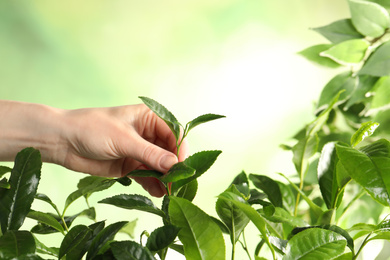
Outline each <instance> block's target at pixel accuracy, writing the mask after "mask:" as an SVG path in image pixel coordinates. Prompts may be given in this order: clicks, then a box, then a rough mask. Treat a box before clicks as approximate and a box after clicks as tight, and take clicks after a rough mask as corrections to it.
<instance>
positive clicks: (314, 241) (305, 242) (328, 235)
mask: <svg viewBox="0 0 390 260" xmlns="http://www.w3.org/2000/svg"><path fill="white" fill-rule="evenodd" d="M346 245H347V241H346V240H345V238H344V237H343V236H341V235H340V234H338V233H336V232H333V231H330V230H325V229H321V228H309V229H306V230H304V231H302V232H300V233H298V234H297V235H295V236H294V237H293V238H291V239H290V240H289V241H288V243H287V248H286V255H285V256H284V257H283V260H291V259H321V260H327V259H334V258H335V257H337V256H339V255H341V254H342V253H343V252H344V250H345V247H346Z"/></svg>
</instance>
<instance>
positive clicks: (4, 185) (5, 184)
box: [0, 178, 11, 190]
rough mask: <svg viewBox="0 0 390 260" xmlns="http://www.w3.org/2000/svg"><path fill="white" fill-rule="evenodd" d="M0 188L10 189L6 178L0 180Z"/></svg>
mask: <svg viewBox="0 0 390 260" xmlns="http://www.w3.org/2000/svg"><path fill="white" fill-rule="evenodd" d="M0 188H1V189H7V190H9V189H11V185H10V184H9V182H8V181H7V179H6V178H3V179H1V180H0Z"/></svg>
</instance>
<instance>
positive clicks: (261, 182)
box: [249, 174, 283, 208]
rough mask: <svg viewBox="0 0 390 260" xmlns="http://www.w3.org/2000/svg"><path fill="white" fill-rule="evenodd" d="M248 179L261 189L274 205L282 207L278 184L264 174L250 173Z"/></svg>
mask: <svg viewBox="0 0 390 260" xmlns="http://www.w3.org/2000/svg"><path fill="white" fill-rule="evenodd" d="M249 179H250V180H251V181H252V182H253V185H255V187H256V188H259V189H261V190H262V191H264V193H265V194H267V196H268V199H269V201H271V203H272V204H273V205H274V206H275V207H280V208H282V207H283V199H282V193H281V192H280V189H279V184H278V183H277V182H276V181H274V180H273V179H271V178H269V177H267V176H265V175H256V174H250V175H249Z"/></svg>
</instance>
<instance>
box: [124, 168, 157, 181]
mask: <svg viewBox="0 0 390 260" xmlns="http://www.w3.org/2000/svg"><path fill="white" fill-rule="evenodd" d="M163 175H164V173H162V172H158V171H155V170H134V171H132V172H130V173H129V174H127V176H129V177H153V178H157V179H159V178H160V177H161V176H163Z"/></svg>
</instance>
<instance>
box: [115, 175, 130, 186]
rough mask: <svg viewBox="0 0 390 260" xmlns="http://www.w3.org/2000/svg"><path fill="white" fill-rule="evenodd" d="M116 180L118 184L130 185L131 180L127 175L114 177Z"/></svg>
mask: <svg viewBox="0 0 390 260" xmlns="http://www.w3.org/2000/svg"><path fill="white" fill-rule="evenodd" d="M115 180H116V181H117V182H119V183H120V184H122V185H123V186H130V185H131V183H132V181H131V179H130V178H129V177H127V176H124V177H121V178H116V179H115Z"/></svg>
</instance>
